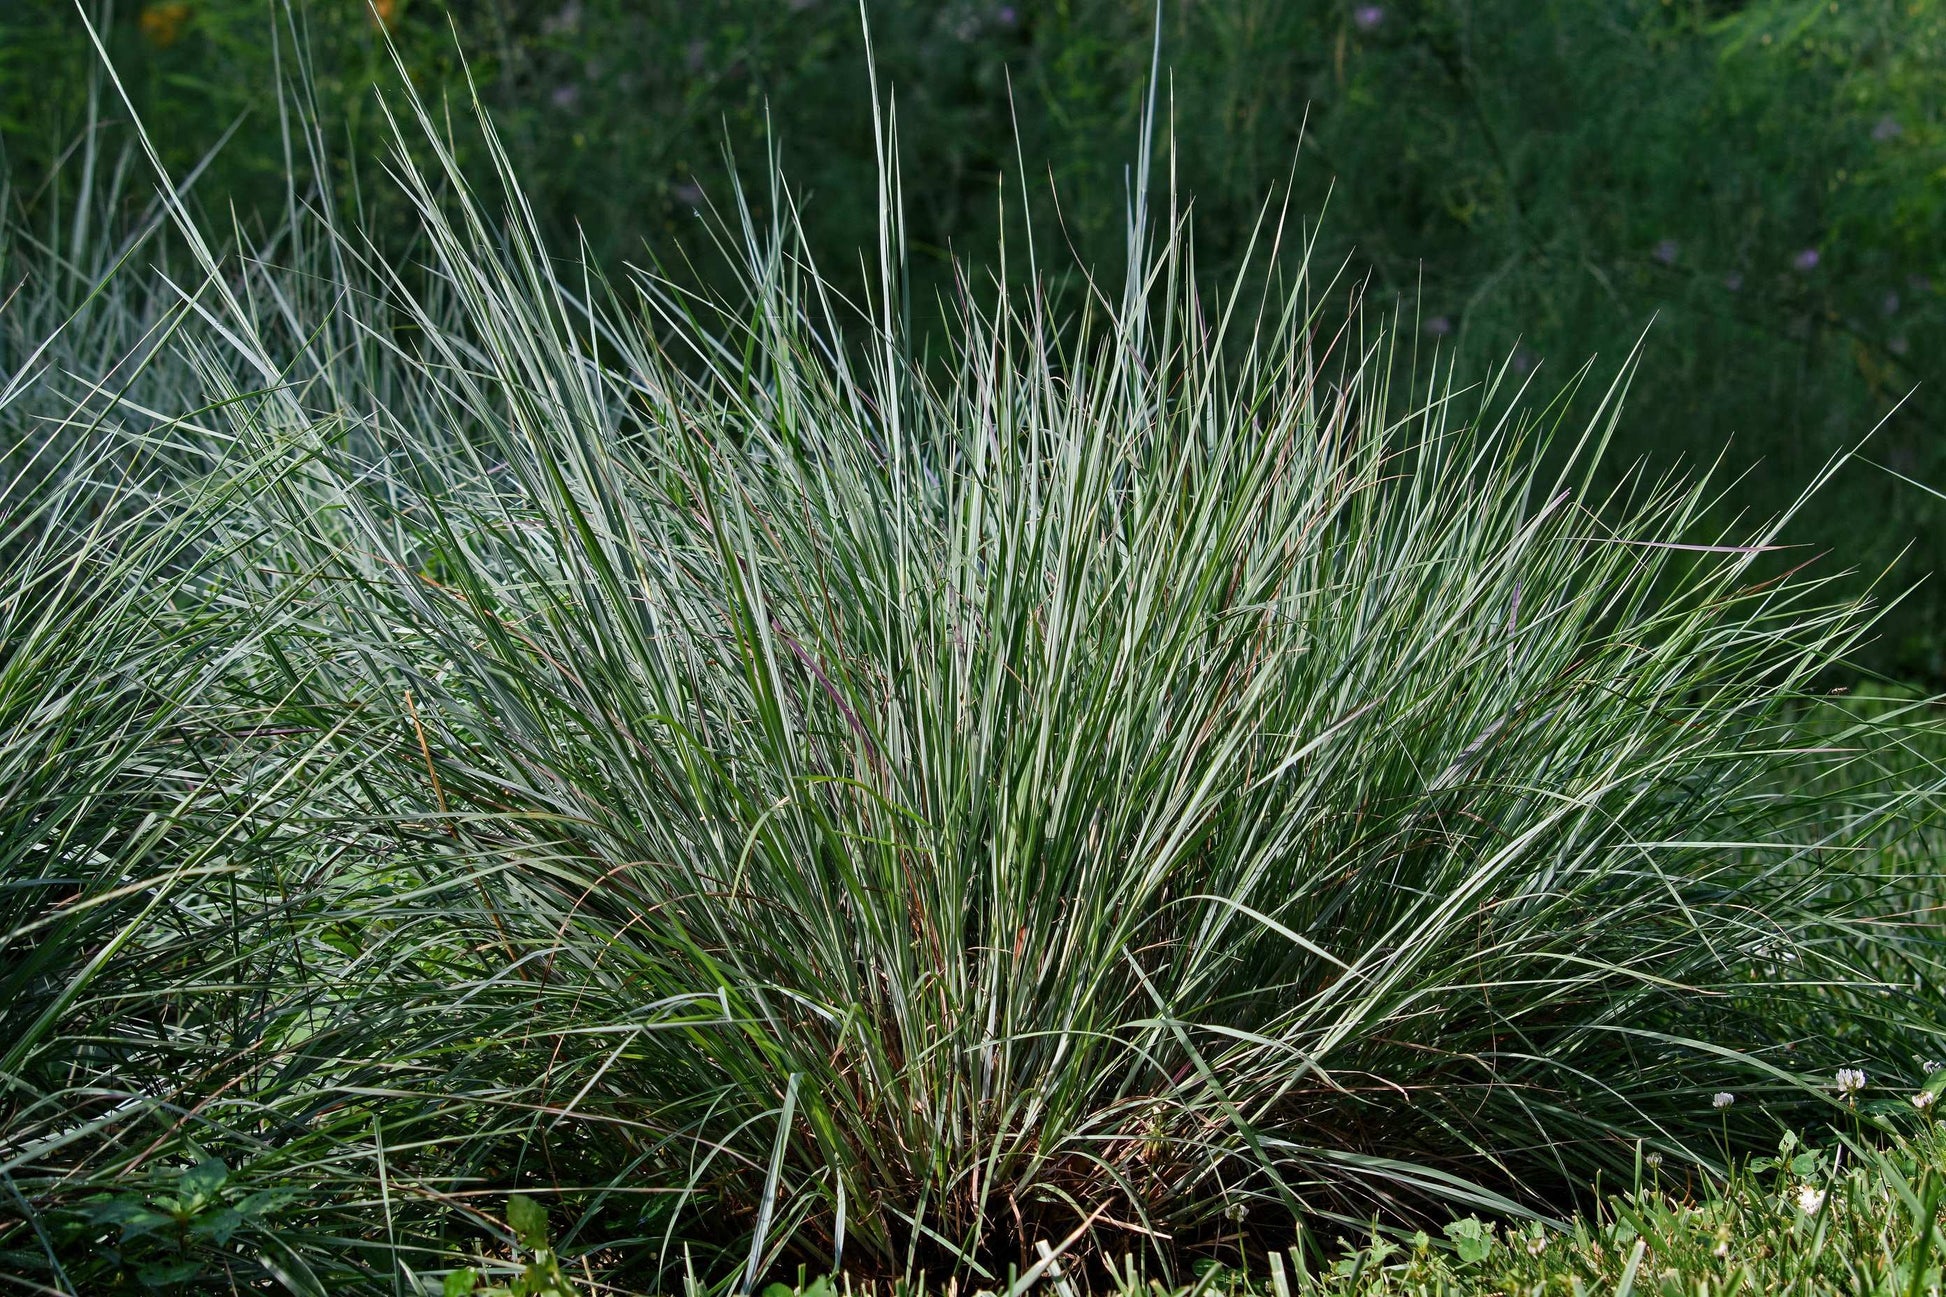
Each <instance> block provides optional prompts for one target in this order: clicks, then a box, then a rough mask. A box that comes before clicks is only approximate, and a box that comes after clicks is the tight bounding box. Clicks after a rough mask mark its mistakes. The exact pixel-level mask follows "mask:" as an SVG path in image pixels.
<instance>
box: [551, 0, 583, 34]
mask: <svg viewBox="0 0 1946 1297" xmlns="http://www.w3.org/2000/svg"><path fill="white" fill-rule="evenodd" d="M580 30H581V0H568V2H567V3H566V4H564V5H562V6H561V9H560V12H558V13H556V14H554V15H553V16H551V17H548V18H543V19H541V34H542V35H544V36H556V35H560V34H563V33H568V32H577V31H580Z"/></svg>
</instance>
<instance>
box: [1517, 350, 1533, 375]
mask: <svg viewBox="0 0 1946 1297" xmlns="http://www.w3.org/2000/svg"><path fill="white" fill-rule="evenodd" d="M1535 360H1536V357H1535V355H1534V353H1533V352H1531V351H1529V350H1527V348H1525V347H1516V348H1515V349H1514V373H1516V374H1525V373H1526V372H1527V371H1528V370H1530V369H1532V368H1533V367H1534V361H1535Z"/></svg>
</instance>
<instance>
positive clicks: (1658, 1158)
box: [1642, 1153, 1662, 1170]
mask: <svg viewBox="0 0 1946 1297" xmlns="http://www.w3.org/2000/svg"><path fill="white" fill-rule="evenodd" d="M1642 1160H1643V1161H1644V1162H1646V1163H1648V1165H1649V1169H1650V1170H1655V1169H1656V1168H1658V1167H1660V1166H1661V1165H1662V1154H1660V1153H1650V1154H1648V1155H1647V1156H1645V1157H1643V1159H1642Z"/></svg>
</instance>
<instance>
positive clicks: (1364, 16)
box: [1351, 5, 1385, 32]
mask: <svg viewBox="0 0 1946 1297" xmlns="http://www.w3.org/2000/svg"><path fill="white" fill-rule="evenodd" d="M1351 20H1352V22H1354V23H1356V24H1357V25H1358V30H1359V31H1361V32H1369V31H1376V30H1377V29H1378V27H1379V25H1380V24H1381V23H1383V22H1384V21H1385V6H1384V5H1359V6H1358V7H1357V8H1356V9H1354V10H1352V11H1351Z"/></svg>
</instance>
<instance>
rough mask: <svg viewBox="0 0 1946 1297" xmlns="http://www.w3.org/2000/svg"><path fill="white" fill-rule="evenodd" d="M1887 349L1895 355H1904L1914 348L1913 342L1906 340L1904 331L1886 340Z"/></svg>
mask: <svg viewBox="0 0 1946 1297" xmlns="http://www.w3.org/2000/svg"><path fill="white" fill-rule="evenodd" d="M1885 349H1886V350H1887V351H1889V352H1891V353H1892V354H1893V355H1895V356H1903V355H1905V353H1906V352H1908V351H1910V350H1912V344H1911V343H1910V342H1908V341H1907V340H1906V336H1905V335H1904V334H1903V333H1900V334H1895V335H1894V336H1893V337H1891V338H1889V339H1887V340H1886V343H1885Z"/></svg>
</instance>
